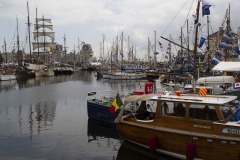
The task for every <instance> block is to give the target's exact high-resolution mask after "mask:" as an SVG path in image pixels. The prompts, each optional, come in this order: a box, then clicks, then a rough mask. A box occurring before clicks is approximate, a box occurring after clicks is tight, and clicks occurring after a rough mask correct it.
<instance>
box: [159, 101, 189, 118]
mask: <svg viewBox="0 0 240 160" xmlns="http://www.w3.org/2000/svg"><path fill="white" fill-rule="evenodd" d="M162 106H163V107H162V114H163V115H166V116H176V117H185V108H186V105H185V104H184V103H177V102H163V104H162Z"/></svg>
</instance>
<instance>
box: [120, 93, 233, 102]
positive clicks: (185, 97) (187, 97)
mask: <svg viewBox="0 0 240 160" xmlns="http://www.w3.org/2000/svg"><path fill="white" fill-rule="evenodd" d="M235 99H237V96H227V95H207V96H199V95H198V94H182V95H180V96H177V95H161V96H158V95H156V94H155V95H153V94H146V95H133V96H129V97H127V98H126V99H125V101H124V104H127V103H129V102H133V101H147V100H154V101H157V100H163V101H171V102H195V103H201V104H225V103H228V102H230V101H233V100H235Z"/></svg>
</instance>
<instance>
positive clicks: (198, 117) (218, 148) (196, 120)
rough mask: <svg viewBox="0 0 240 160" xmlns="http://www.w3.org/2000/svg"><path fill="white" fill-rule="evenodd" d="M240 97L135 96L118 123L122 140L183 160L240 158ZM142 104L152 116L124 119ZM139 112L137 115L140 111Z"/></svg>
mask: <svg viewBox="0 0 240 160" xmlns="http://www.w3.org/2000/svg"><path fill="white" fill-rule="evenodd" d="M236 98H237V97H236V96H226V95H206V96H199V95H196V94H185V95H179V94H178V95H175V94H174V95H173V94H168V93H166V92H165V93H160V94H158V95H152V94H149V95H132V96H129V97H127V98H126V99H125V101H124V104H123V106H122V108H121V111H120V113H119V115H118V117H117V118H116V119H115V121H114V122H115V124H116V127H117V131H118V134H119V136H120V138H122V139H124V140H127V141H129V142H132V143H135V144H137V145H140V146H142V147H145V148H149V149H150V150H151V151H153V152H160V153H164V154H168V155H170V156H173V157H176V158H180V159H211V160H214V159H216V160H219V159H228V160H231V159H232V160H233V159H234V160H236V159H239V157H240V107H239V106H238V105H239V104H238V101H236ZM136 102H138V103H140V106H142V108H143V106H144V107H147V110H148V111H149V112H150V113H149V114H148V116H147V117H145V118H142V119H139V118H138V117H139V116H138V115H139V114H140V113H141V112H132V113H130V114H127V115H123V113H124V111H125V110H128V106H129V105H130V106H131V105H133V104H135V103H136ZM139 110H140V109H138V110H137V111H139Z"/></svg>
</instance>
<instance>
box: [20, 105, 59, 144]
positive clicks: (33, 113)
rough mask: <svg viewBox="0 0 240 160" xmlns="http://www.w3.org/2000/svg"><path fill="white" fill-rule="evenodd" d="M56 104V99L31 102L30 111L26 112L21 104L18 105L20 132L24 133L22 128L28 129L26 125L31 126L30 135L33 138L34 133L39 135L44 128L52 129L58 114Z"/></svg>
mask: <svg viewBox="0 0 240 160" xmlns="http://www.w3.org/2000/svg"><path fill="white" fill-rule="evenodd" d="M56 106H57V105H56V102H54V101H51V102H44V103H36V104H34V105H33V104H30V105H29V110H28V112H25V111H23V110H25V109H23V107H22V106H21V105H20V106H19V107H18V115H19V116H18V123H19V133H20V134H22V130H23V131H26V129H25V127H26V128H29V136H30V139H32V136H33V134H34V133H37V134H38V135H39V134H40V133H41V131H42V130H49V129H51V127H52V126H53V121H54V119H55V116H56ZM24 117H25V118H26V119H28V120H26V119H24ZM27 123H28V124H27ZM27 126H29V127H27ZM34 129H35V130H34Z"/></svg>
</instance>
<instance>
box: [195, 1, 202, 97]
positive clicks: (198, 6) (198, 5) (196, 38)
mask: <svg viewBox="0 0 240 160" xmlns="http://www.w3.org/2000/svg"><path fill="white" fill-rule="evenodd" d="M200 1H201V0H198V4H197V11H196V16H197V17H196V23H197V25H196V30H195V43H194V50H193V54H194V67H193V68H194V70H193V92H194V93H196V80H197V72H196V58H197V43H198V21H199V8H200Z"/></svg>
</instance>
